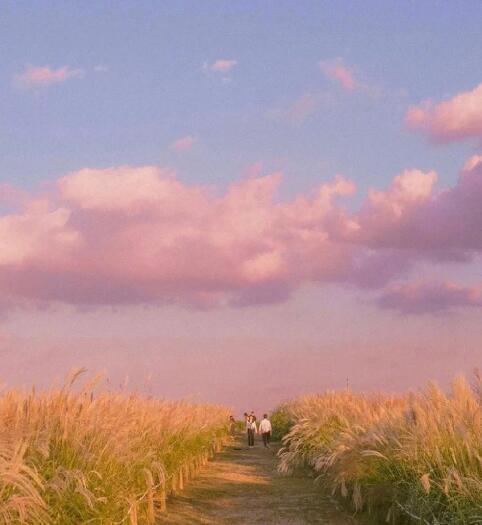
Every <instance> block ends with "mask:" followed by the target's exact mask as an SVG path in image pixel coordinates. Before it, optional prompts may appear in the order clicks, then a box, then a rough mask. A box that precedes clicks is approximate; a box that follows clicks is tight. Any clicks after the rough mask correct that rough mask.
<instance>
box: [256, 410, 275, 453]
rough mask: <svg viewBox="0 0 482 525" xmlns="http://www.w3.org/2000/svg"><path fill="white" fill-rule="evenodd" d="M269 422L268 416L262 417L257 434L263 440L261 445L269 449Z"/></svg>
mask: <svg viewBox="0 0 482 525" xmlns="http://www.w3.org/2000/svg"><path fill="white" fill-rule="evenodd" d="M271 430H272V428H271V421H270V420H269V419H268V414H264V415H263V419H262V420H261V423H260V424H259V432H260V434H261V437H262V438H263V445H264V446H265V447H269V442H270V440H271Z"/></svg>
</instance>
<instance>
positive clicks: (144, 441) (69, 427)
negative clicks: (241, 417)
mask: <svg viewBox="0 0 482 525" xmlns="http://www.w3.org/2000/svg"><path fill="white" fill-rule="evenodd" d="M92 387H93V385H92V384H90V385H89V384H87V385H85V386H84V387H83V388H81V389H77V390H76V391H73V390H72V388H71V387H69V385H67V386H65V387H63V388H61V389H57V390H55V389H51V390H50V391H46V392H43V393H39V394H37V393H36V392H35V390H32V391H31V392H22V391H14V390H11V391H8V392H5V393H3V395H1V396H0V523H1V524H9V525H16V524H35V525H44V524H45V525H53V524H55V525H56V524H58V525H79V524H84V523H85V524H87V523H88V524H106V525H114V524H122V523H126V524H129V525H136V524H153V523H155V522H156V520H157V518H158V516H159V515H160V514H161V513H162V512H163V510H164V509H165V506H166V498H167V497H168V496H169V494H171V493H175V492H177V491H179V490H182V488H183V486H184V483H185V482H186V480H188V479H190V478H191V477H192V476H193V475H194V474H195V473H196V471H197V469H199V468H200V466H201V465H202V464H204V463H205V462H206V461H207V459H208V456H210V455H212V454H213V452H214V451H215V450H216V449H219V448H220V446H221V444H222V442H223V440H224V439H225V437H226V436H227V424H226V422H227V419H228V415H229V414H228V412H227V410H226V409H224V408H223V407H219V406H213V405H197V404H192V403H187V402H172V401H164V400H158V399H149V398H145V397H141V396H139V395H128V394H122V393H112V392H104V393H102V392H100V393H99V394H98V395H95V396H94V394H93V391H92Z"/></svg>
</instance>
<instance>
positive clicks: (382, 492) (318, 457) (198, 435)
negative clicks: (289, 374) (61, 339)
mask: <svg viewBox="0 0 482 525" xmlns="http://www.w3.org/2000/svg"><path fill="white" fill-rule="evenodd" d="M77 375H79V374H73V375H72V377H71V378H70V379H69V380H68V381H67V382H66V384H65V385H64V386H63V387H61V388H51V389H50V390H46V391H42V392H38V393H37V392H36V391H35V389H32V390H31V391H20V390H9V391H5V392H4V393H3V394H2V395H1V396H0V524H13V525H16V524H28V525H37V524H38V525H50V524H54V525H78V524H97V525H101V524H102V525H104V524H105V525H120V524H128V525H141V524H147V525H150V524H155V523H162V522H163V521H165V520H166V519H168V518H169V519H171V521H172V513H171V514H169V512H167V515H166V506H167V511H169V506H170V504H173V503H172V502H171V496H173V495H174V496H175V495H176V494H179V493H180V492H181V491H182V490H183V488H184V485H185V483H186V482H187V481H189V480H190V479H191V478H193V477H194V475H195V474H197V472H198V470H199V469H200V468H201V467H202V466H203V465H205V464H206V463H207V460H208V458H209V457H212V456H213V454H214V452H215V451H219V450H220V449H221V448H222V446H223V444H225V443H226V442H227V438H228V425H227V422H228V417H229V412H228V411H227V409H226V408H224V407H221V406H214V405H201V404H194V403H190V402H184V401H177V402H174V401H165V400H159V399H153V398H150V397H143V396H141V395H137V394H129V393H125V392H111V391H106V390H102V389H100V388H98V387H96V384H95V380H94V381H92V382H90V383H86V384H83V385H77V384H74V382H75V381H76V379H77ZM481 386H482V383H481V381H480V378H477V377H476V378H475V381H474V382H473V384H472V385H470V384H469V383H468V382H467V381H466V380H465V379H463V378H459V379H457V380H455V381H454V382H453V384H452V389H451V391H450V392H449V393H445V392H443V391H442V390H441V389H439V388H438V387H437V386H435V385H429V386H428V387H427V388H426V389H425V390H423V391H420V392H418V393H412V394H407V395H404V396H389V395H384V394H355V393H352V392H350V391H343V392H326V393H324V394H320V395H310V396H303V397H300V398H298V399H295V400H293V401H292V402H289V403H286V404H284V405H282V406H280V407H279V408H278V409H277V410H276V411H275V413H274V414H273V416H272V422H273V425H274V429H275V430H276V431H277V432H278V433H280V434H284V437H283V439H282V448H281V449H280V451H279V453H278V470H279V472H280V473H282V474H283V475H286V476H288V477H287V478H285V481H282V479H279V478H276V477H275V476H273V475H272V474H270V468H271V467H270V465H271V463H270V461H271V462H273V463H272V465H273V466H272V468H273V472H275V471H276V468H275V463H274V458H275V456H274V455H273V453H271V458H272V459H271V460H269V457H268V456H269V454H268V456H266V457H264V455H263V454H264V452H263V451H262V450H259V451H257V452H256V454H252V453H251V454H250V453H249V451H248V452H246V451H244V449H241V448H238V449H234V452H232V453H231V456H232V457H231V456H229V454H228V456H229V457H228V456H226V458H228V459H229V458H231V459H229V461H231V463H229V462H228V463H229V465H231V466H230V467H229V469H231V470H233V471H235V470H236V468H237V469H240V472H241V471H242V472H244V471H245V470H246V469H248V471H249V472H251V470H249V469H254V470H252V471H253V472H255V471H256V472H258V471H259V472H261V474H262V476H263V479H265V480H268V481H269V480H271V481H270V483H272V484H273V487H272V490H271V488H266V490H265V492H266V494H267V495H268V496H269V497H271V496H273V494H274V495H275V496H277V497H278V496H279V500H280V501H283V502H286V501H288V500H289V498H287V496H289V495H290V494H291V498H292V499H293V498H294V493H295V492H296V490H295V489H296V487H298V489H297V490H298V492H300V487H303V486H304V485H303V483H301V481H300V479H301V478H300V476H303V475H304V474H303V473H307V474H309V473H310V472H311V473H314V474H315V476H316V477H317V482H318V483H319V484H320V485H321V487H323V489H321V487H320V489H319V491H318V492H317V491H316V490H315V491H313V492H311V491H308V490H307V489H306V487H305V489H303V491H304V492H306V497H305V498H304V499H307V498H308V499H309V500H310V501H311V502H313V501H314V500H313V498H318V496H317V494H319V498H320V507H319V508H321V509H328V508H329V506H328V505H327V504H325V503H323V505H321V502H322V500H321V498H324V497H325V495H326V494H327V492H328V493H332V494H333V495H335V496H336V497H338V498H339V500H340V501H344V502H345V506H346V507H347V509H348V510H349V509H352V510H353V511H355V512H356V513H357V515H358V516H361V517H362V519H367V522H368V523H370V524H378V523H386V522H389V523H392V524H404V523H421V524H424V525H428V524H430V525H456V524H467V525H475V524H481V523H482V444H481V431H482V415H481V403H482V388H481ZM236 450H239V451H241V452H239V453H238V452H236ZM246 450H247V449H246ZM271 452H272V451H271ZM233 458H234V459H233ZM267 458H268V459H267ZM234 460H236V461H234ZM268 460H269V461H268ZM225 461H227V460H225ZM233 461H234V463H233ZM236 462H238V463H239V465H238V463H236ZM250 462H251V463H252V465H251V463H250ZM219 465H220V466H219ZM219 465H218V467H219V468H221V467H222V466H223V465H224V464H222V463H220V464H219ZM243 469H244V470H243ZM256 469H258V470H256ZM263 469H264V470H263ZM306 469H308V470H306ZM211 470H213V469H212V468H211ZM214 470H215V469H214ZM293 471H296V474H297V476H296V477H295V478H293V479H292V481H291V482H290V481H289V479H290V478H289V476H290V474H291V473H292V472H293ZM211 474H212V472H211ZM261 474H260V475H261ZM253 475H254V474H253ZM218 477H219V476H218ZM204 478H205V481H204V485H205V487H204V488H206V487H212V490H213V494H212V495H211V496H212V497H211V496H210V497H209V498H207V499H208V500H209V502H210V503H209V504H210V505H211V506H213V508H217V507H216V506H217V504H218V503H217V500H216V497H215V494H217V493H219V494H224V496H225V499H226V497H227V496H226V494H227V493H226V490H227V489H226V480H225V476H224V477H223V478H222V479H223V480H224V481H222V483H221V482H219V483H217V484H216V483H214V481H216V479H217V478H216V476H214V477H213V475H209V469H208V472H207V473H206V474H204ZM220 479H221V478H220ZM250 479H251V478H250ZM206 480H207V481H206ZM213 480H214V481H213ZM273 480H274V481H273ZM218 481H219V480H218ZM290 483H291V485H290ZM194 484H196V482H194ZM251 484H252V483H251ZM218 485H219V486H218ZM275 485H276V487H278V488H276V487H275ZM248 486H250V484H249V483H247V482H246V481H245V482H244V484H243V483H241V482H240V480H239V479H237V481H236V487H235V488H236V490H234V489H233V491H232V492H233V494H231V496H232V497H231V499H230V500H229V501H231V503H230V505H231V507H233V508H229V509H226V512H228V511H229V513H231V514H229V513H228V514H229V515H236V512H237V511H238V510H240V511H241V515H244V510H243V509H245V507H246V505H248V506H249V501H251V500H253V498H255V497H256V494H257V492H259V491H254V492H249V491H248V492H249V493H248V492H247V493H246V494H244V493H243V490H244V489H243V487H248ZM290 486H291V488H292V489H293V490H291V489H290ZM280 487H281V488H282V489H283V491H285V492H286V494H284V493H281V492H280V493H279V494H278V492H279V491H280V490H281V488H280ZM248 488H249V487H248ZM275 489H276V490H275ZM210 490H211V489H210ZM277 491H278V492H277ZM303 491H302V492H303ZM198 492H199V491H198ZM308 492H309V493H310V494H311V495H308ZM200 494H203V492H202V490H201V491H200ZM266 494H265V496H266ZM283 494H284V495H283ZM268 496H266V497H268ZM298 496H299V497H298ZM298 496H297V497H298V499H299V500H300V501H301V500H303V498H302V494H301V495H298ZM273 497H274V496H273ZM177 499H179V498H177ZM201 499H202V498H201ZM228 499H229V498H228ZM258 499H259V498H258ZM268 499H269V498H268ZM308 499H307V501H308ZM246 500H249V501H246ZM237 501H238V502H240V501H244V503H243V504H242V505H241V507H242V508H241V509H236V508H235V507H236V505H237V504H236V502H237ZM253 501H254V500H253ZM253 501H251V503H252V504H254V503H255V502H254V503H253ZM266 501H267V500H266V498H264V499H263V502H262V507H263V509H268V510H269V511H270V512H271V510H273V509H272V507H273V505H272V504H271V503H270V504H267V503H266ZM273 501H274V500H273ZM207 504H208V501H204V502H203V501H201V500H193V501H191V503H189V505H190V506H189V505H188V507H189V512H194V511H196V508H195V507H196V506H198V507H199V509H198V510H199V512H198V513H195V514H196V515H197V514H199V515H200V519H201V518H202V519H204V518H203V517H202V516H201V514H202V513H203V511H202V509H203V508H204V507H206V505H207ZM193 505H194V507H193ZM203 505H204V507H203ZM208 506H209V505H208ZM238 506H239V505H238ZM175 508H177V507H175V506H174V507H173V509H175ZM316 508H318V507H316V506H314V505H313V503H310V512H311V513H313V511H314V510H313V509H316ZM288 510H289V509H288ZM286 512H288V511H286ZM320 512H321V511H320ZM327 512H328V511H327ZM330 512H331V510H330ZM296 514H297V515H298V516H303V515H304V514H303V508H301V507H297V511H296ZM305 514H306V513H305ZM306 515H308V514H306ZM227 516H228V515H226V519H228V518H227ZM341 518H342V515H341V514H340V519H341ZM217 519H219V520H220V521H219V522H220V523H224V522H223V521H222V519H224V518H223V517H222V516H218V517H217ZM300 519H301V518H300ZM310 519H311V521H310V520H308V521H306V520H305V521H306V523H315V521H313V518H310ZM320 520H321V521H316V523H318V522H324V521H323V520H324V518H323V517H321V516H320ZM181 522H182V520H181ZM176 523H177V522H176ZM196 523H197V522H196ZM199 523H205V521H202V520H201V521H199ZM303 523H304V522H303Z"/></svg>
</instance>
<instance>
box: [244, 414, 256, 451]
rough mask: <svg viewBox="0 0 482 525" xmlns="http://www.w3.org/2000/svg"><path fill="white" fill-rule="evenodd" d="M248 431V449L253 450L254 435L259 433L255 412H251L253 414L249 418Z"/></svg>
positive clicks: (247, 421) (247, 422)
mask: <svg viewBox="0 0 482 525" xmlns="http://www.w3.org/2000/svg"><path fill="white" fill-rule="evenodd" d="M246 430H247V432H248V447H249V448H252V447H254V435H255V434H256V433H257V432H258V428H257V425H256V416H255V415H254V412H251V414H250V415H249V416H248V417H247V420H246Z"/></svg>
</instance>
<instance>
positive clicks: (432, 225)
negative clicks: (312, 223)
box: [348, 156, 482, 260]
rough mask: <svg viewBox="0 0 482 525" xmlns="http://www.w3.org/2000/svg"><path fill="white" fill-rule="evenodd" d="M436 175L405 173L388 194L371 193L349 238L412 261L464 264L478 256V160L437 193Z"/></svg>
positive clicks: (481, 208) (481, 220) (481, 184)
mask: <svg viewBox="0 0 482 525" xmlns="http://www.w3.org/2000/svg"><path fill="white" fill-rule="evenodd" d="M436 179H437V174H436V173H435V172H433V171H430V172H423V171H420V170H408V171H405V172H403V173H402V174H401V175H398V176H397V177H395V179H394V181H393V183H392V186H391V187H390V188H389V189H388V190H387V191H375V190H373V191H371V192H370V194H369V196H368V198H367V200H366V201H365V202H364V204H363V205H362V207H361V210H360V211H359V212H358V213H357V214H355V216H354V217H353V218H352V220H353V222H354V227H353V228H352V230H351V231H350V232H348V237H349V238H350V239H351V240H352V241H354V242H359V243H360V244H362V245H364V246H370V247H371V248H373V249H383V248H385V249H387V248H388V249H399V250H404V251H405V252H407V253H409V254H410V256H411V257H412V258H413V259H416V258H419V257H424V258H429V259H433V260H466V259H467V258H470V256H471V254H472V253H474V252H478V251H481V250H482V228H481V227H480V225H481V224H482V157H480V156H474V157H472V158H471V159H470V160H469V161H468V162H467V163H466V165H465V167H464V169H463V170H462V171H461V173H460V176H459V179H458V181H457V184H456V185H455V186H453V187H451V188H448V189H445V190H442V191H439V192H435V191H434V184H435V182H436Z"/></svg>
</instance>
